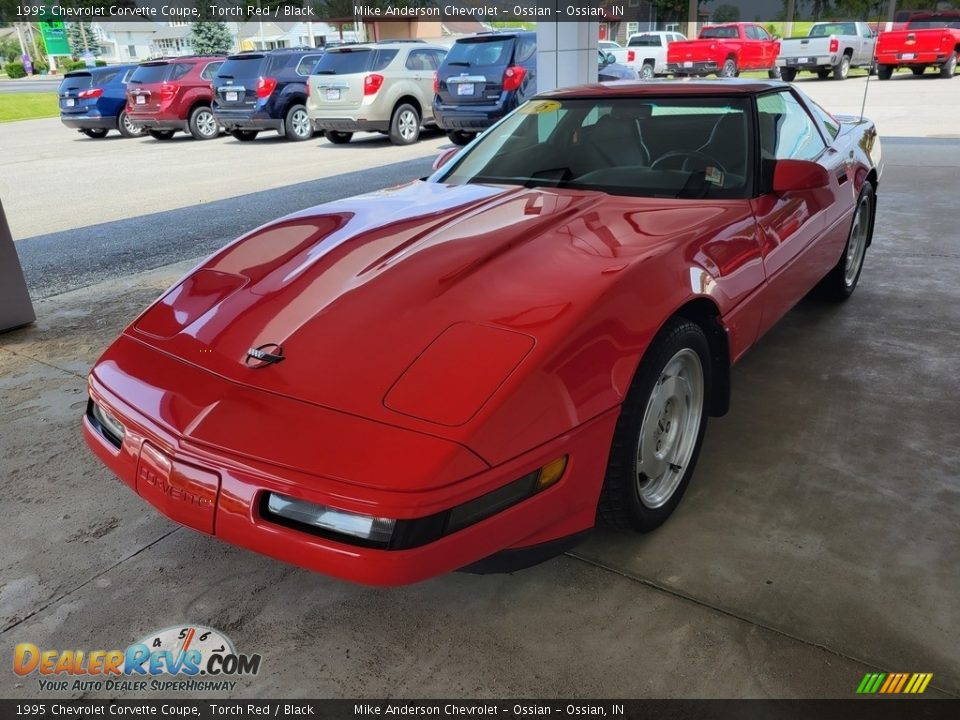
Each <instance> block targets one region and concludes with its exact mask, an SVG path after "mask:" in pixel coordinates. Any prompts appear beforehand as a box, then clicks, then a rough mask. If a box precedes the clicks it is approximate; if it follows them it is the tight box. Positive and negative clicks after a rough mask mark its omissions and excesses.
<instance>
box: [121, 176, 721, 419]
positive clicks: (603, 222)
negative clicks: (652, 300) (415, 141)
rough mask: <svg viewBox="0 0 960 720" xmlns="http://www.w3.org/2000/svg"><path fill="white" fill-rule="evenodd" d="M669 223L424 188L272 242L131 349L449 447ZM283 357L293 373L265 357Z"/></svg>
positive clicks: (237, 262) (202, 277)
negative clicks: (645, 224)
mask: <svg viewBox="0 0 960 720" xmlns="http://www.w3.org/2000/svg"><path fill="white" fill-rule="evenodd" d="M663 207H664V201H663V200H654V199H650V200H645V199H638V198H615V197H610V196H607V195H605V194H601V193H594V192H576V191H569V190H559V191H555V190H542V189H526V188H520V187H508V188H503V187H491V186H483V185H465V186H458V187H448V186H444V185H441V184H433V183H424V182H415V183H412V184H409V185H406V186H402V187H399V188H394V189H390V190H385V191H381V192H378V193H373V194H370V195H366V196H361V197H359V198H351V199H349V200H344V201H340V202H335V203H331V204H328V205H324V206H321V207H318V208H313V209H311V210H308V211H305V212H302V213H299V214H297V215H293V216H290V217H287V218H284V219H282V220H280V221H277V222H276V223H271V224H269V225H266V226H264V227H261V228H259V229H257V230H255V231H254V232H252V233H251V234H249V235H248V236H246V237H244V238H241V239H240V240H238V241H236V242H235V243H233V244H232V245H230V246H228V247H227V248H225V249H224V250H223V251H221V252H219V253H218V254H216V255H215V256H213V257H212V258H211V259H210V260H208V261H207V262H206V263H205V264H204V265H203V266H201V268H200V269H199V270H198V271H197V272H195V273H194V274H193V275H191V276H188V278H187V279H186V280H185V281H184V282H183V283H181V284H180V285H178V286H175V287H174V288H173V289H171V290H170V291H169V292H168V293H167V295H165V296H164V297H163V298H161V299H160V300H159V301H158V302H157V303H155V304H154V305H153V306H152V307H151V308H150V309H148V310H147V311H146V312H145V313H144V314H143V315H142V316H141V317H140V318H139V319H138V320H137V321H135V322H134V324H133V325H132V326H131V327H130V328H128V330H127V333H128V334H130V335H132V336H133V337H136V338H138V339H139V340H141V341H145V342H148V343H149V344H151V345H153V346H154V347H155V348H157V349H159V350H162V351H164V352H167V353H170V354H172V355H174V356H176V357H178V358H180V359H182V360H185V361H187V362H189V363H192V364H194V365H197V366H200V367H202V368H204V369H206V370H208V371H211V372H214V373H216V374H218V375H220V376H222V377H225V378H228V379H230V380H232V381H235V382H238V383H242V384H245V385H248V386H252V387H257V388H260V389H263V390H268V391H271V392H275V393H279V394H282V395H286V396H288V397H293V398H297V399H300V400H304V401H307V402H311V403H315V404H318V405H322V406H325V407H328V408H332V409H336V410H340V411H343V412H347V413H351V414H354V415H358V416H362V417H367V418H371V419H376V420H380V421H384V422H389V423H392V424H398V425H406V426H408V427H415V428H417V429H420V430H423V429H425V427H424V423H423V422H422V421H423V420H427V421H429V422H430V423H433V424H434V425H433V428H434V429H433V430H432V431H431V432H436V433H437V434H444V432H443V426H448V427H454V426H461V425H464V424H466V423H468V422H469V421H470V419H471V418H472V417H473V416H474V414H475V412H476V410H477V409H478V408H479V406H481V405H482V404H483V403H484V402H485V401H486V400H487V399H488V398H489V396H491V395H492V394H493V393H494V392H495V391H496V390H497V388H498V387H499V386H500V384H501V383H502V382H503V380H504V379H505V377H506V376H507V375H509V374H510V373H512V372H514V370H515V369H516V368H517V367H518V366H519V365H521V364H522V362H523V360H524V358H525V357H526V356H527V355H529V354H534V355H535V354H536V352H537V351H540V350H541V349H542V348H540V347H537V343H538V342H543V344H546V345H549V342H550V340H551V337H553V338H555V337H557V334H558V332H562V327H563V326H564V323H566V326H569V322H570V320H571V316H576V314H577V313H578V312H580V313H582V312H583V311H584V308H586V307H588V306H589V305H590V304H591V303H592V301H593V299H594V298H595V296H596V295H597V294H598V293H600V292H602V290H603V288H604V287H605V286H606V285H607V284H609V283H610V282H613V277H612V275H611V274H608V273H609V272H610V269H611V268H612V269H613V271H614V272H613V274H616V271H618V270H619V269H622V268H624V267H625V266H626V265H627V264H628V262H629V261H630V260H632V259H636V258H637V257H638V256H639V254H640V253H641V252H642V251H643V249H644V248H646V249H649V247H650V245H651V244H652V241H654V240H663V238H664V237H667V236H669V233H668V232H667V231H666V230H663V231H662V232H653V233H650V234H648V235H644V233H642V232H640V233H638V232H637V226H636V221H632V223H633V226H632V231H631V227H630V226H627V225H626V224H625V217H626V210H627V209H629V211H630V212H631V213H632V214H631V215H630V217H634V216H637V217H639V216H640V215H645V216H646V217H647V218H648V219H649V218H650V217H651V216H652V215H659V211H660V210H662V209H663ZM712 210H713V212H711V209H710V208H706V207H704V206H703V205H701V206H699V207H698V206H697V203H689V201H687V202H686V203H685V204H684V206H683V207H682V209H681V208H675V209H674V210H672V211H669V210H668V211H666V213H667V214H668V215H671V216H672V217H671V220H670V222H667V223H666V225H669V227H670V232H671V233H672V232H673V231H675V230H677V229H681V230H682V229H691V228H692V227H693V226H695V225H701V224H702V223H703V222H710V220H711V217H713V218H715V217H716V215H717V213H718V212H721V213H722V211H719V210H717V208H716V207H714V208H712ZM651 211H657V212H651ZM678 220H679V221H680V222H679V227H678ZM618 221H619V224H616V225H612V226H611V227H610V228H607V227H606V226H607V224H608V223H611V224H614V223H617V222H618ZM653 225H657V223H651V226H653ZM683 226H686V228H684V227H683ZM606 236H610V240H609V241H603V238H604V237H606ZM625 237H626V238H636V239H631V240H624V238H625ZM605 242H609V244H604V243H605ZM630 256H633V257H630ZM441 336H443V341H442V342H437V343H435V341H437V339H438V338H440V337H441ZM432 344H433V345H432ZM274 346H279V347H280V348H282V355H283V358H284V359H283V360H282V361H281V362H277V363H276V364H264V363H263V362H261V361H258V360H256V359H253V358H249V357H248V351H249V350H251V349H252V348H258V347H263V348H264V349H265V350H266V351H268V352H272V353H274V354H276V353H277V352H279V351H277V350H276V348H275V347H274ZM535 347H536V350H534V348H535ZM428 348H429V352H425V349H428ZM418 358H419V360H418ZM415 361H418V364H417V365H416V366H415V367H413V368H411V365H412V364H413V363H414V362H415ZM408 369H409V372H407V379H408V382H405V383H404V382H399V383H398V378H401V376H403V375H404V373H405V372H406V371H408ZM426 429H427V430H429V427H427V428H426Z"/></svg>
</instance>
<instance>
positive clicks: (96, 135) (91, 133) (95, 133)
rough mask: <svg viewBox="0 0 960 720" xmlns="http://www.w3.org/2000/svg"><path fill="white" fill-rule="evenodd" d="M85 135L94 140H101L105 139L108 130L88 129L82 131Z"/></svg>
mask: <svg viewBox="0 0 960 720" xmlns="http://www.w3.org/2000/svg"><path fill="white" fill-rule="evenodd" d="M80 132H82V133H83V134H84V135H86V136H87V137H88V138H93V139H94V140H99V139H100V138H105V137H106V136H107V130H105V129H103V128H87V129H86V130H81V131H80Z"/></svg>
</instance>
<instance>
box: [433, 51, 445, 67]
mask: <svg viewBox="0 0 960 720" xmlns="http://www.w3.org/2000/svg"><path fill="white" fill-rule="evenodd" d="M430 54H431V55H433V67H434V68H439V67H440V66H441V65H443V59H444V58H445V57H446V56H447V53H446V51H445V50H431V51H430Z"/></svg>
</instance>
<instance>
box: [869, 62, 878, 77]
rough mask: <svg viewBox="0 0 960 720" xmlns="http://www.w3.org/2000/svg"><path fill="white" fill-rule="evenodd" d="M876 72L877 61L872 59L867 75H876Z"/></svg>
mask: <svg viewBox="0 0 960 720" xmlns="http://www.w3.org/2000/svg"><path fill="white" fill-rule="evenodd" d="M876 74H877V61H876V60H874V61H873V62H871V63H870V67H869V68H868V69H867V75H876Z"/></svg>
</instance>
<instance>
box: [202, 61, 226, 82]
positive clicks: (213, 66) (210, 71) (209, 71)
mask: <svg viewBox="0 0 960 720" xmlns="http://www.w3.org/2000/svg"><path fill="white" fill-rule="evenodd" d="M221 65H223V63H222V62H212V63H209V64H208V65H207V66H206V67H205V68H204V69H203V72H202V73H200V77H202V78H203V79H204V80H213V76H214V74H215V73H216V72H217V70H219V69H220V66H221Z"/></svg>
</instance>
